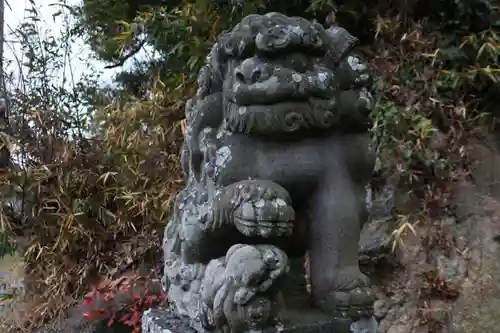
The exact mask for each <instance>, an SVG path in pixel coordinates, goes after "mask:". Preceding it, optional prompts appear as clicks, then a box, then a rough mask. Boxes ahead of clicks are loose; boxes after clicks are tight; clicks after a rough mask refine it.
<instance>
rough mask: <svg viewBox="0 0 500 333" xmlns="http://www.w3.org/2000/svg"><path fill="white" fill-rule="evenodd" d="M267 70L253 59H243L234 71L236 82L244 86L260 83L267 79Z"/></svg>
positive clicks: (268, 72)
mask: <svg viewBox="0 0 500 333" xmlns="http://www.w3.org/2000/svg"><path fill="white" fill-rule="evenodd" d="M269 74H270V71H269V68H268V66H266V65H265V64H264V63H262V62H260V61H259V60H257V59H255V58H249V59H245V60H244V61H243V62H242V63H241V64H240V65H239V66H238V67H236V68H235V70H234V76H235V78H236V80H238V81H239V82H241V83H245V84H252V83H256V82H262V81H264V80H266V79H267V78H269Z"/></svg>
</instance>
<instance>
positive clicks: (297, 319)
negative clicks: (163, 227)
mask: <svg viewBox="0 0 500 333" xmlns="http://www.w3.org/2000/svg"><path fill="white" fill-rule="evenodd" d="M349 325H350V321H349V320H346V319H333V318H332V317H331V316H328V315H326V314H324V313H321V312H319V311H318V310H313V309H310V308H304V309H300V310H298V309H295V310H288V311H287V312H285V313H284V314H283V317H282V318H281V320H280V323H279V324H277V325H276V326H275V327H273V328H271V327H269V328H267V329H266V330H264V331H263V333H264V332H265V333H278V332H280V333H336V332H344V331H345V330H346V329H349ZM142 331H143V333H180V332H182V333H196V332H197V331H196V330H195V329H194V328H192V327H191V326H190V324H189V319H188V318H187V317H184V318H180V317H179V316H178V315H176V313H175V310H174V309H172V308H166V309H164V308H157V309H151V310H147V311H146V312H144V315H143V317H142Z"/></svg>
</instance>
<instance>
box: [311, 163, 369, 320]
mask: <svg viewBox="0 0 500 333" xmlns="http://www.w3.org/2000/svg"><path fill="white" fill-rule="evenodd" d="M337 163H338V165H337V166H335V167H333V168H332V170H331V171H330V172H328V174H327V175H326V177H325V179H324V180H323V181H322V182H320V185H319V188H318V189H317V191H316V193H315V195H314V196H313V198H312V201H311V203H310V218H311V219H310V222H311V225H310V230H309V231H310V233H309V235H310V236H309V247H310V275H311V292H312V297H313V300H314V301H315V303H316V304H317V305H318V306H319V307H320V308H321V309H323V310H324V311H327V312H328V313H332V314H334V315H335V316H336V317H350V318H354V319H356V318H358V317H365V316H371V314H372V312H373V302H374V298H373V295H372V293H371V290H370V281H369V279H368V277H367V276H365V275H364V274H363V273H361V271H360V269H359V263H358V242H359V237H360V232H361V225H362V222H363V221H362V220H361V219H362V216H363V214H362V211H363V210H364V209H365V203H364V198H365V196H364V191H365V190H364V187H363V186H360V185H359V184H356V183H355V182H354V181H352V178H351V177H350V175H349V172H347V170H346V169H347V168H346V166H344V165H342V161H338V162H337Z"/></svg>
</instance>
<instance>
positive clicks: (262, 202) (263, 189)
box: [233, 180, 295, 238]
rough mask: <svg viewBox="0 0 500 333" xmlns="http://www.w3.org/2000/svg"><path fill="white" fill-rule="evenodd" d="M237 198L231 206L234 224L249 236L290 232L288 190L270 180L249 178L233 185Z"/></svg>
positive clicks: (292, 215) (291, 213) (291, 211)
mask: <svg viewBox="0 0 500 333" xmlns="http://www.w3.org/2000/svg"><path fill="white" fill-rule="evenodd" d="M233 186H235V187H236V189H237V193H236V195H235V197H237V199H236V200H235V202H238V204H237V205H236V207H235V209H234V210H233V219H234V224H235V226H236V228H237V229H238V231H239V232H241V233H242V234H244V235H245V236H249V237H254V236H257V237H263V238H268V237H282V236H290V235H291V234H292V232H293V227H294V222H295V211H294V209H293V207H292V203H291V199H290V196H289V195H288V192H287V191H286V190H285V189H284V188H283V187H281V186H280V185H278V184H276V183H273V182H271V181H263V180H249V181H243V182H239V183H237V184H235V185H233Z"/></svg>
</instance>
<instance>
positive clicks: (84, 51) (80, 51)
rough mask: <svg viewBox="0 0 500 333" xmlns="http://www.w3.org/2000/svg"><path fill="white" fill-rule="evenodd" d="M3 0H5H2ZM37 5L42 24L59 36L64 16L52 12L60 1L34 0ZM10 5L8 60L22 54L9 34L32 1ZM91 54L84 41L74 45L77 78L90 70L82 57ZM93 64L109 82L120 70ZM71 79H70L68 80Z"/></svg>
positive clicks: (76, 0)
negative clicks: (14, 55)
mask: <svg viewBox="0 0 500 333" xmlns="http://www.w3.org/2000/svg"><path fill="white" fill-rule="evenodd" d="M0 1H3V0H0ZM34 1H35V3H36V5H37V7H38V8H39V9H40V13H41V19H42V22H40V26H41V27H43V28H44V29H45V28H48V29H50V30H51V33H50V34H51V35H53V36H59V35H60V31H61V30H63V28H64V23H63V22H64V21H63V20H64V18H63V15H60V16H58V17H56V18H55V22H54V18H53V17H52V14H54V13H56V12H57V11H58V10H59V9H60V7H59V6H57V5H53V4H55V3H57V2H58V0H34ZM81 1H82V0H66V3H67V4H68V5H74V4H78V3H80V2H81ZM7 2H8V3H9V5H10V7H11V8H9V6H6V8H5V33H6V44H7V45H5V46H4V52H5V58H6V59H7V60H9V59H10V60H13V59H14V57H13V53H14V52H15V53H16V54H17V55H18V56H20V55H21V53H20V52H19V46H18V45H15V44H14V43H13V42H12V39H13V38H12V37H11V36H9V34H10V32H11V29H12V30H13V29H15V28H16V27H17V26H18V25H19V24H20V23H21V22H22V21H23V18H24V17H25V15H29V14H25V9H26V8H30V3H29V1H28V0H7ZM89 56H90V49H89V47H88V46H86V45H85V44H84V43H83V42H82V41H78V42H76V43H75V44H74V45H73V50H72V55H71V57H70V61H71V65H72V68H73V71H74V75H75V80H78V77H79V76H80V75H81V74H82V73H85V72H86V71H88V70H89V68H88V67H87V65H85V63H84V62H83V61H82V59H85V58H86V59H88V58H89ZM92 64H93V66H94V67H95V68H96V70H98V71H99V70H102V71H103V72H104V75H103V80H104V82H109V81H110V78H111V77H112V76H113V75H114V74H115V73H117V72H118V71H119V69H114V70H110V69H104V66H105V64H104V63H101V62H99V61H93V62H92ZM9 70H10V71H12V70H18V69H17V68H15V67H13V66H11V68H7V69H6V71H7V72H9ZM67 81H69V80H67Z"/></svg>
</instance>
